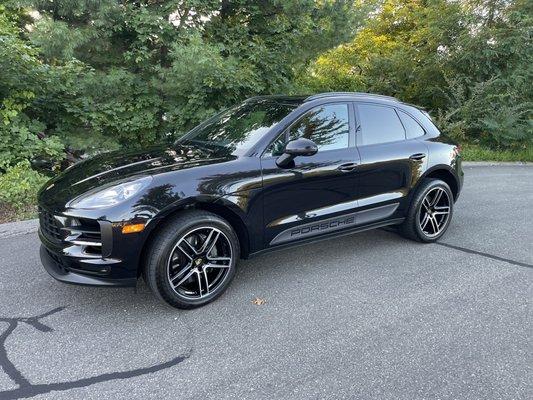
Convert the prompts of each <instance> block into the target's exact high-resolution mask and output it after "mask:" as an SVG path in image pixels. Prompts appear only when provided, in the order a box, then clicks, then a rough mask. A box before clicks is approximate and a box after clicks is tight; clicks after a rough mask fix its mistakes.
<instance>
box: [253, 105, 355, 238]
mask: <svg viewBox="0 0 533 400" xmlns="http://www.w3.org/2000/svg"><path fill="white" fill-rule="evenodd" d="M353 117H354V114H353V108H352V104H351V103H348V102H335V103H328V104H323V105H319V106H316V107H314V108H312V109H311V110H309V111H307V112H305V113H303V115H301V116H300V117H299V118H297V119H296V121H295V122H294V123H293V124H291V125H290V126H289V127H288V128H287V129H286V130H285V131H284V132H283V133H282V134H281V135H280V136H278V138H277V139H276V140H274V142H273V143H271V145H270V146H269V148H268V149H267V151H266V153H265V154H264V155H263V157H262V158H261V165H262V170H263V196H264V197H263V204H264V213H263V215H264V225H265V228H264V242H265V246H266V247H268V246H272V245H278V244H283V243H288V242H292V241H296V240H299V239H306V238H309V237H312V236H318V235H320V234H323V233H327V232H330V231H335V230H340V229H344V228H346V227H350V226H351V225H353V224H355V219H354V218H353V217H352V218H350V217H347V218H344V217H343V215H346V214H349V213H350V212H351V211H352V210H354V209H355V208H356V207H357V202H356V201H355V194H356V173H355V169H356V167H357V166H358V164H359V154H358V152H357V148H356V147H355V124H354V120H353ZM299 137H305V138H307V139H310V140H312V141H314V142H315V143H316V144H317V146H318V152H317V153H316V154H315V155H313V156H308V157H296V158H295V159H294V165H293V166H291V167H290V168H280V167H278V166H277V165H276V159H277V158H278V157H279V155H280V154H281V153H282V151H283V148H284V146H285V144H286V143H287V141H289V140H294V139H296V138H299Z"/></svg>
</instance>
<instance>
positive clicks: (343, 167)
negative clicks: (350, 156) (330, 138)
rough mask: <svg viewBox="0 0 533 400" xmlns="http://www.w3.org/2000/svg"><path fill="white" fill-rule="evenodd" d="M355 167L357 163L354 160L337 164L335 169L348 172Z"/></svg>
mask: <svg viewBox="0 0 533 400" xmlns="http://www.w3.org/2000/svg"><path fill="white" fill-rule="evenodd" d="M356 168H357V163H355V162H351V163H346V164H341V165H339V166H338V167H337V169H338V170H339V171H342V172H350V171H353V170H354V169H356Z"/></svg>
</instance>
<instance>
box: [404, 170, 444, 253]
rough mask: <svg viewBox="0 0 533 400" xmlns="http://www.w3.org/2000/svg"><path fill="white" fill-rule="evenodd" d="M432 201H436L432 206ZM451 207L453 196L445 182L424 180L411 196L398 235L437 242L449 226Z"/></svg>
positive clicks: (425, 241) (419, 240)
mask: <svg viewBox="0 0 533 400" xmlns="http://www.w3.org/2000/svg"><path fill="white" fill-rule="evenodd" d="M439 193H440V197H439V198H438V199H437V194H439ZM434 200H437V202H436V204H432V202H433V201H434ZM453 206H454V198H453V194H452V191H451V189H450V187H449V186H448V184H447V183H446V182H444V181H441V180H440V179H424V180H423V181H422V183H421V184H420V186H419V187H418V189H417V191H416V192H415V194H414V196H413V199H412V201H411V205H410V206H409V211H408V212H407V217H406V218H405V221H404V222H403V223H402V224H401V225H400V229H399V232H400V234H401V235H402V236H404V237H406V238H408V239H411V240H416V241H418V242H424V243H432V242H435V241H437V240H438V239H439V238H441V237H442V235H444V233H445V232H446V230H447V229H448V227H449V226H450V222H451V220H452V215H453ZM426 215H427V216H426Z"/></svg>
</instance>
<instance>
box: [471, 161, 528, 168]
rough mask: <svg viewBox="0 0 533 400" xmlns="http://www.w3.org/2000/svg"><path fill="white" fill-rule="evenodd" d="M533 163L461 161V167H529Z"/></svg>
mask: <svg viewBox="0 0 533 400" xmlns="http://www.w3.org/2000/svg"><path fill="white" fill-rule="evenodd" d="M531 166H533V163H530V162H522V161H513V162H509V161H463V167H531Z"/></svg>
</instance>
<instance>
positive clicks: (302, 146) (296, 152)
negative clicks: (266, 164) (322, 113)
mask: <svg viewBox="0 0 533 400" xmlns="http://www.w3.org/2000/svg"><path fill="white" fill-rule="evenodd" d="M317 151H318V146H317V145H316V144H315V142H313V141H312V140H309V139H306V138H299V139H295V140H291V141H290V142H289V143H287V145H286V146H285V150H283V154H282V155H281V156H279V158H278V159H277V160H276V165H277V166H278V167H281V168H284V167H287V166H289V165H290V164H291V162H292V161H293V160H294V158H296V157H298V156H304V157H307V156H313V155H315V154H316V153H317Z"/></svg>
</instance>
